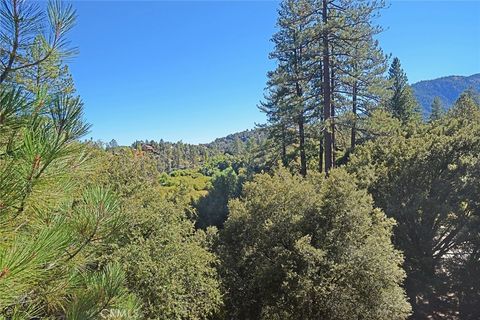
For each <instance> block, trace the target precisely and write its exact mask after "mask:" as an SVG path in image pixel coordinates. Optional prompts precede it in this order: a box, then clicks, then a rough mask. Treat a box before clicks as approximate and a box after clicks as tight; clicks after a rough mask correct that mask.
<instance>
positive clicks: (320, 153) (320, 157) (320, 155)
mask: <svg viewBox="0 0 480 320" xmlns="http://www.w3.org/2000/svg"><path fill="white" fill-rule="evenodd" d="M323 152H324V150H323V135H320V139H319V148H318V172H322V171H323Z"/></svg>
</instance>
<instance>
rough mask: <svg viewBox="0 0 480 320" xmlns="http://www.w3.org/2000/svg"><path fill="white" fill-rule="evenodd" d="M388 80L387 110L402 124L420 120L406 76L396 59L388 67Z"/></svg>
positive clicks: (398, 60)
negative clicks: (388, 98)
mask: <svg viewBox="0 0 480 320" xmlns="http://www.w3.org/2000/svg"><path fill="white" fill-rule="evenodd" d="M388 79H389V80H390V82H391V87H390V90H391V99H390V101H389V103H388V106H387V109H388V110H389V111H390V112H391V113H392V115H393V116H394V117H395V118H397V119H400V120H401V121H402V122H403V123H407V122H409V121H411V120H418V119H420V116H421V115H420V111H419V105H418V102H417V101H416V100H415V97H414V95H413V90H412V88H411V87H410V85H409V84H408V78H407V75H406V73H405V71H404V70H403V69H402V66H401V64H400V59H398V58H397V57H395V58H394V59H393V62H392V64H391V66H390V69H389V71H388Z"/></svg>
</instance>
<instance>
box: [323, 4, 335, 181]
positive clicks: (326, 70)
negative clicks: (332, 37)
mask: <svg viewBox="0 0 480 320" xmlns="http://www.w3.org/2000/svg"><path fill="white" fill-rule="evenodd" d="M322 4H323V6H322V7H323V8H322V16H323V23H324V30H323V34H322V45H323V53H322V64H323V81H322V84H323V85H322V88H323V102H324V105H323V119H324V121H325V122H326V123H328V122H329V121H331V119H330V118H331V110H332V104H331V100H330V98H331V90H330V53H329V42H330V41H329V39H328V36H329V34H328V30H327V28H326V24H327V22H328V17H327V11H328V10H327V4H328V1H327V0H322ZM323 136H324V141H325V143H324V148H325V173H327V174H328V172H329V171H330V169H332V165H333V161H332V133H331V132H330V130H328V128H327V126H325V129H324V132H323Z"/></svg>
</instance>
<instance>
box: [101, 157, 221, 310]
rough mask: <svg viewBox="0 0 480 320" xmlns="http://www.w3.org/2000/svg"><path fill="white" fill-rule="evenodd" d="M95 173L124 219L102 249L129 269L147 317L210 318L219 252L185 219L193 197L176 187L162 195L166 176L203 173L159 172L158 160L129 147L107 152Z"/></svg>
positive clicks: (130, 280) (218, 298) (130, 283)
mask: <svg viewBox="0 0 480 320" xmlns="http://www.w3.org/2000/svg"><path fill="white" fill-rule="evenodd" d="M103 157H106V158H107V159H108V160H107V161H106V163H108V165H107V166H106V167H100V169H101V171H100V172H99V173H97V175H100V176H102V177H103V178H104V179H105V181H104V183H105V184H107V185H111V186H114V191H116V192H117V193H118V194H119V195H120V196H121V205H122V208H123V212H124V214H125V215H126V223H125V224H123V225H122V226H121V229H120V230H119V231H118V232H116V234H115V239H114V240H113V241H111V242H110V246H109V247H108V249H107V250H105V251H104V254H103V258H102V259H104V260H105V261H106V262H108V261H117V262H119V263H120V264H121V265H122V268H123V270H124V272H125V274H126V279H127V285H128V289H129V292H131V293H133V294H135V295H136V296H137V297H138V298H139V300H140V301H141V303H142V308H141V311H142V318H143V319H206V318H207V317H208V316H209V315H210V314H212V313H213V312H214V311H215V310H217V309H218V307H219V305H220V304H221V296H220V291H219V283H218V280H217V275H216V270H215V268H214V266H215V264H216V258H215V256H214V255H213V254H212V253H210V252H209V251H208V250H207V247H208V243H207V237H206V234H205V233H204V232H202V231H195V228H194V225H193V222H192V221H190V220H189V219H188V218H187V212H189V211H191V209H190V208H189V206H188V203H189V202H190V199H185V197H186V195H185V194H182V191H181V190H178V191H177V192H176V193H174V194H173V195H172V198H171V199H170V198H168V199H166V198H165V197H162V196H161V194H162V192H163V191H162V190H163V189H164V188H165V186H162V185H161V184H165V183H168V181H178V180H177V179H178V178H189V179H190V178H192V176H193V177H195V176H196V177H197V178H201V177H203V176H202V175H201V174H198V173H195V172H193V171H176V173H173V174H172V175H171V176H167V177H165V176H164V175H162V176H161V175H160V173H159V172H158V171H157V169H156V163H155V160H154V159H152V158H150V157H148V156H146V155H144V154H143V153H136V152H132V151H131V150H125V151H119V150H117V151H115V153H114V154H112V153H104V154H103Z"/></svg>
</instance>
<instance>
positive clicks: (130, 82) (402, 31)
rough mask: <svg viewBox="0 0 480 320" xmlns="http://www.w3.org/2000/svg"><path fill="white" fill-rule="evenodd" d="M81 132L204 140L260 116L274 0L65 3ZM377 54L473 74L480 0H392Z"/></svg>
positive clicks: (479, 46) (427, 71) (128, 139)
mask: <svg viewBox="0 0 480 320" xmlns="http://www.w3.org/2000/svg"><path fill="white" fill-rule="evenodd" d="M73 4H74V6H75V8H76V9H77V13H78V23H77V26H76V27H75V29H74V30H73V31H72V33H71V35H70V39H71V41H72V44H73V45H75V46H78V47H79V49H80V54H79V55H78V56H77V57H76V58H74V59H73V60H72V61H70V66H71V71H72V74H73V76H74V79H75V82H76V86H77V91H78V93H79V94H80V95H81V96H82V98H83V100H84V102H85V113H86V118H87V121H88V122H89V123H91V124H92V125H93V127H92V130H91V133H90V134H89V135H88V136H87V138H90V137H92V138H93V139H95V140H96V139H102V140H104V141H110V140H111V139H113V138H115V139H116V140H117V141H118V142H119V143H120V144H124V145H129V144H131V143H132V142H133V141H134V140H137V139H153V140H160V139H161V138H163V139H164V140H168V141H178V140H182V141H184V142H189V143H204V142H209V141H211V140H213V139H215V138H217V137H221V136H225V135H227V134H229V133H233V132H237V131H241V130H245V129H248V128H253V127H254V125H255V123H262V122H264V116H263V115H262V114H261V113H260V112H259V111H258V109H257V108H256V105H257V103H258V102H259V100H260V99H262V96H263V89H264V87H265V81H266V73H267V71H268V70H270V69H272V68H273V66H274V63H273V62H272V61H269V59H268V53H269V52H270V51H271V50H272V44H271V42H270V38H271V36H272V34H273V33H274V32H275V20H276V10H277V7H278V2H277V1H210V2H203V1H190V2H187V1H148V2H141V1H73ZM379 23H380V24H381V25H383V26H384V27H385V28H386V31H385V32H384V33H383V34H382V35H381V36H380V37H379V40H380V43H381V45H382V47H383V49H384V50H385V52H386V53H393V54H394V55H395V56H398V57H399V58H400V60H401V61H402V64H403V66H404V69H405V70H406V72H407V74H408V76H409V79H410V82H416V81H419V80H425V79H432V78H436V77H440V76H445V75H452V74H456V75H470V74H474V73H478V72H480V1H478V2H477V1H413V0H411V1H391V2H390V8H388V9H386V10H384V11H383V13H382V17H381V18H380V20H379Z"/></svg>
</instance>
